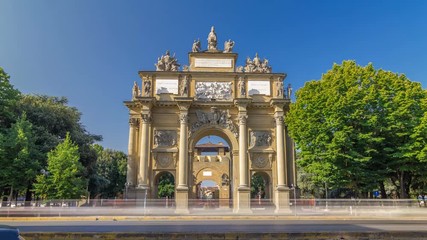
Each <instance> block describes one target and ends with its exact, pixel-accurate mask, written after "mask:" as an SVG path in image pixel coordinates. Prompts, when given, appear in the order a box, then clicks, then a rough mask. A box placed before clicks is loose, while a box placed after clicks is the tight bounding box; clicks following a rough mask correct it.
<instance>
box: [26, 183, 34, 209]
mask: <svg viewBox="0 0 427 240" xmlns="http://www.w3.org/2000/svg"><path fill="white" fill-rule="evenodd" d="M32 197H33V194H32V192H31V184H30V183H29V184H28V186H27V190H26V192H25V206H30V205H31V200H32Z"/></svg>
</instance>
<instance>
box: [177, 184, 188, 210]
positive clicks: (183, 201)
mask: <svg viewBox="0 0 427 240" xmlns="http://www.w3.org/2000/svg"><path fill="white" fill-rule="evenodd" d="M175 194H176V195H175V204H176V208H175V213H177V214H189V213H190V211H189V210H188V187H182V186H178V187H177V188H176V193H175Z"/></svg>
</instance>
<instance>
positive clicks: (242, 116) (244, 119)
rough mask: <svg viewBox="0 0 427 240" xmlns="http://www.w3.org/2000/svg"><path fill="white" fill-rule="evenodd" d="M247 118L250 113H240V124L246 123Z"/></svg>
mask: <svg viewBox="0 0 427 240" xmlns="http://www.w3.org/2000/svg"><path fill="white" fill-rule="evenodd" d="M247 119H248V115H246V114H240V113H239V125H246V120H247Z"/></svg>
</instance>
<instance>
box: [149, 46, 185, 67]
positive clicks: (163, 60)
mask: <svg viewBox="0 0 427 240" xmlns="http://www.w3.org/2000/svg"><path fill="white" fill-rule="evenodd" d="M154 65H155V66H156V71H178V68H179V66H180V65H179V64H178V61H177V60H176V58H175V55H174V56H171V55H170V52H169V50H168V51H166V54H165V55H162V56H161V57H160V58H158V59H157V64H154Z"/></svg>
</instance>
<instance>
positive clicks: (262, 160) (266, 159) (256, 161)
mask: <svg viewBox="0 0 427 240" xmlns="http://www.w3.org/2000/svg"><path fill="white" fill-rule="evenodd" d="M250 160H251V168H252V169H269V168H271V162H272V160H273V155H272V154H269V153H251V154H250Z"/></svg>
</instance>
